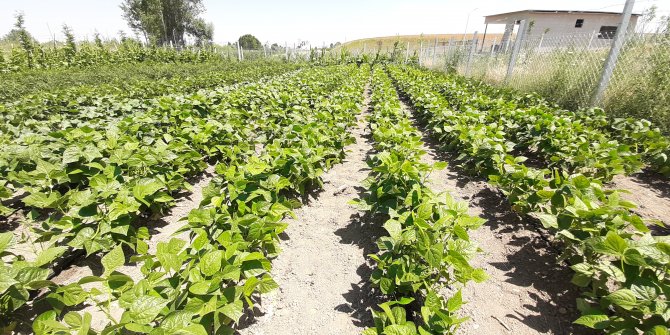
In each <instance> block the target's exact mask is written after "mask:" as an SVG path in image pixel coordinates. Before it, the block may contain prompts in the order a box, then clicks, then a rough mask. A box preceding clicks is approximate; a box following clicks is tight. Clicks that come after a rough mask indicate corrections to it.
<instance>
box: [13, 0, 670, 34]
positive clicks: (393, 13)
mask: <svg viewBox="0 0 670 335" xmlns="http://www.w3.org/2000/svg"><path fill="white" fill-rule="evenodd" d="M624 1H625V0H560V1H559V0H552V1H546V0H545V1H541V2H540V1H537V0H506V1H500V0H469V1H453V0H452V1H447V0H441V1H438V0H412V1H410V0H335V1H318V0H284V1H278V0H237V1H222V0H204V4H205V7H206V9H207V12H206V13H205V14H204V17H205V19H206V20H207V21H210V22H212V23H214V40H215V42H217V43H225V42H229V41H234V40H236V39H237V38H238V37H239V36H240V35H243V34H247V33H249V34H253V35H255V36H256V37H258V38H259V39H260V40H261V41H262V42H277V43H281V44H283V43H284V42H288V43H289V44H291V43H294V42H297V41H300V40H306V41H309V42H310V43H311V44H313V45H321V44H322V43H326V44H329V43H331V42H337V41H339V42H344V41H350V40H354V39H358V38H365V37H376V36H391V35H396V34H400V35H411V34H421V33H425V34H433V33H462V32H463V31H464V30H465V28H466V22H467V23H468V29H467V31H468V32H473V31H475V30H478V31H479V32H482V31H483V30H484V18H483V16H484V15H489V14H495V13H501V12H508V11H514V10H522V9H572V10H605V11H621V10H622V8H623V4H624ZM120 3H121V1H120V0H58V1H53V0H49V1H47V0H0V8H2V10H1V11H0V36H2V35H4V34H6V33H7V32H9V30H11V29H12V26H13V24H14V21H15V20H14V15H15V13H16V12H17V11H23V12H24V13H25V18H26V26H27V28H28V30H29V31H30V33H32V34H33V36H35V37H36V38H37V39H38V40H40V41H48V40H50V39H51V33H53V34H55V35H56V39H59V40H60V39H62V38H63V36H62V33H61V27H62V25H63V23H67V24H68V25H69V26H71V27H72V28H73V29H74V32H75V35H76V36H77V37H78V38H82V39H83V38H92V36H93V33H94V32H95V31H96V30H97V31H98V32H99V33H100V34H101V35H102V36H103V37H115V36H118V31H119V30H125V31H126V32H128V33H129V34H130V29H129V28H128V26H127V25H126V23H125V21H124V20H123V18H122V16H121V9H120V8H119V4H120ZM652 5H656V6H657V7H658V9H659V14H660V15H670V1H668V0H637V1H636V4H635V9H634V12H636V13H641V12H642V11H643V10H644V9H646V8H648V7H650V6H652ZM468 14H470V19H469V21H468ZM493 27H494V26H489V32H500V31H502V29H503V27H502V26H497V27H495V28H493ZM498 30H500V31H498ZM50 32H51V33H50Z"/></svg>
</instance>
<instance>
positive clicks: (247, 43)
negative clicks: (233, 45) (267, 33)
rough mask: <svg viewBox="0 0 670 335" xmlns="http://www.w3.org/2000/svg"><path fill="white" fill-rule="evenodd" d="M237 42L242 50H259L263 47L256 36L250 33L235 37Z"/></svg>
mask: <svg viewBox="0 0 670 335" xmlns="http://www.w3.org/2000/svg"><path fill="white" fill-rule="evenodd" d="M237 43H239V44H240V47H241V48H242V49H244V50H259V49H263V44H261V41H259V40H258V39H257V38H256V36H254V35H251V34H246V35H242V36H240V38H238V39H237Z"/></svg>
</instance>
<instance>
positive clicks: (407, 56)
mask: <svg viewBox="0 0 670 335" xmlns="http://www.w3.org/2000/svg"><path fill="white" fill-rule="evenodd" d="M408 59H409V42H407V49H405V63H407V60H408Z"/></svg>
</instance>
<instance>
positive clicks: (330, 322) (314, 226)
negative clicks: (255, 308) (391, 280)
mask: <svg viewBox="0 0 670 335" xmlns="http://www.w3.org/2000/svg"><path fill="white" fill-rule="evenodd" d="M366 92H367V90H366ZM368 105H369V94H367V93H366V99H365V103H364V109H363V110H364V112H363V113H362V114H360V115H359V117H358V125H357V127H356V128H354V129H352V134H353V135H354V136H355V138H356V144H352V145H350V146H349V147H347V155H346V158H345V159H344V161H343V162H342V163H341V164H337V165H336V166H334V167H333V168H332V169H331V170H330V171H328V172H327V173H325V174H324V176H323V180H324V187H323V190H322V191H321V192H320V193H318V194H312V195H311V196H310V201H309V203H308V204H306V205H305V206H304V207H302V208H300V209H298V210H296V215H297V219H296V220H287V223H288V224H289V226H288V229H287V230H286V235H287V238H286V240H285V241H283V242H282V246H283V250H282V252H281V253H280V254H279V256H278V257H277V259H275V260H273V262H272V265H273V270H272V275H273V278H274V279H275V280H276V281H277V283H278V284H279V289H278V290H276V291H274V292H272V293H270V294H268V295H266V296H264V298H263V301H262V304H261V307H260V312H259V313H258V314H259V315H258V316H257V317H256V318H255V319H254V320H252V322H253V323H252V324H250V325H246V326H244V328H243V329H241V330H240V334H254V335H263V334H267V335H270V334H272V335H281V334H359V333H360V332H361V331H362V330H363V329H364V328H366V327H369V326H372V319H371V315H370V312H369V310H368V307H370V304H371V303H370V296H369V295H370V288H369V286H368V285H367V282H368V278H369V267H368V265H367V263H366V254H367V253H368V252H370V250H371V249H372V248H373V246H374V234H371V233H370V232H368V231H366V230H368V229H370V228H368V226H367V225H362V224H361V223H360V221H359V216H358V214H359V212H358V210H357V209H356V208H355V207H354V206H352V205H350V204H348V202H349V201H350V200H351V199H353V198H356V197H357V193H358V192H359V190H360V189H359V186H358V185H360V182H361V180H363V179H365V178H366V177H367V175H368V168H367V165H366V163H365V159H366V157H367V155H368V154H369V152H370V151H371V150H372V147H371V146H370V144H369V143H368V141H367V139H366V137H367V131H368V129H367V127H366V122H365V120H364V116H365V115H366V114H367V113H366V112H365V111H366V110H367V108H368Z"/></svg>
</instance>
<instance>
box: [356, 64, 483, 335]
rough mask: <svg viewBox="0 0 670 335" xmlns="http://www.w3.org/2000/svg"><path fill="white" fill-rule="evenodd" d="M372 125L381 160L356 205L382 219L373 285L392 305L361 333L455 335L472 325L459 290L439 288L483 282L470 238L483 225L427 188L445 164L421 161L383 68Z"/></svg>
mask: <svg viewBox="0 0 670 335" xmlns="http://www.w3.org/2000/svg"><path fill="white" fill-rule="evenodd" d="M371 105H372V112H371V115H370V116H369V121H370V123H371V129H372V137H373V139H374V145H373V146H374V148H375V149H376V151H377V154H375V155H374V156H372V158H370V159H369V161H368V164H369V166H370V168H371V173H370V176H369V177H368V178H366V180H365V181H364V182H363V185H364V187H366V189H367V191H366V193H365V195H364V196H362V198H361V199H359V200H357V203H358V204H359V206H360V207H361V208H362V209H364V210H366V214H367V215H368V216H370V217H372V218H382V220H383V221H384V223H383V227H384V229H385V230H386V233H387V234H386V235H385V236H382V237H380V238H379V239H378V240H377V246H378V247H379V252H378V253H377V254H373V255H370V257H371V258H372V260H373V261H374V263H375V269H374V271H373V272H372V275H371V277H370V281H371V282H372V284H373V286H374V287H377V288H378V289H379V290H380V291H381V293H382V294H383V295H384V296H385V297H386V299H388V301H386V302H384V303H382V304H381V305H379V307H380V308H381V310H380V311H373V316H374V321H375V327H374V328H370V329H367V330H365V331H364V334H452V333H454V332H455V331H456V329H457V328H458V325H459V324H460V323H462V322H463V321H465V320H467V318H461V317H459V316H458V315H457V311H458V309H459V308H460V306H461V305H462V304H463V300H462V298H461V292H460V289H455V290H454V291H453V292H452V294H451V297H450V298H448V299H446V298H444V295H443V293H442V292H440V288H442V287H444V286H448V287H452V286H455V285H456V284H457V283H460V284H465V283H467V282H468V281H471V280H474V281H482V280H484V279H485V278H486V275H485V273H484V272H483V270H482V269H477V268H473V267H472V266H471V265H470V264H469V263H468V260H469V259H470V258H471V257H472V255H474V254H476V253H477V252H478V251H479V248H478V247H477V246H476V245H475V244H474V243H473V242H471V241H470V239H469V237H468V231H469V230H471V229H476V228H477V227H479V226H480V225H481V224H482V223H483V220H482V219H481V218H478V217H471V216H468V214H467V205H466V204H465V203H460V202H456V201H455V200H454V199H453V198H452V197H451V196H450V195H449V194H446V193H445V194H435V193H433V192H432V191H431V190H430V189H429V188H428V187H427V186H426V180H427V178H428V176H429V175H430V173H431V172H432V171H434V170H437V169H442V168H444V167H445V166H446V165H445V164H435V165H434V166H430V165H428V164H425V163H422V162H421V156H422V155H423V154H424V153H425V152H424V151H423V150H422V149H421V145H422V142H421V141H420V138H421V137H420V134H419V133H418V131H417V130H416V129H415V128H414V127H413V126H412V124H411V122H410V120H409V115H407V113H406V112H405V111H403V110H402V109H401V106H400V102H399V99H398V95H397V93H396V92H395V89H394V88H393V86H392V85H391V82H390V79H389V78H388V76H387V75H386V73H385V72H384V71H383V69H382V68H375V71H374V72H373V76H372V96H371Z"/></svg>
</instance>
